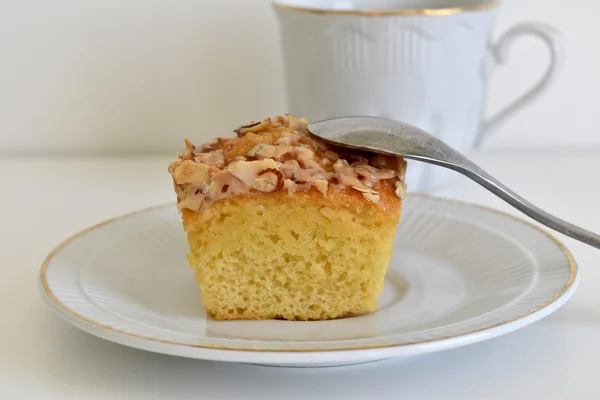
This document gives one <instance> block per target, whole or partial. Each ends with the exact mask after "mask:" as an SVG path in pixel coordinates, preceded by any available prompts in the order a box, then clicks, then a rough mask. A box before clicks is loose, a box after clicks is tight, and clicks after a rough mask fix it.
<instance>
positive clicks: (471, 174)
mask: <svg viewBox="0 0 600 400" xmlns="http://www.w3.org/2000/svg"><path fill="white" fill-rule="evenodd" d="M308 130H309V131H310V132H311V133H312V134H313V135H315V136H317V137H319V138H321V139H323V140H325V141H326V142H329V143H331V144H334V145H336V146H340V147H346V148H352V149H356V150H363V151H370V152H374V153H380V154H387V155H393V156H401V157H404V158H407V159H411V160H417V161H422V162H426V163H429V164H434V165H438V166H441V167H445V168H449V169H452V170H454V171H457V172H459V173H460V174H462V175H465V176H466V177H468V178H470V179H472V180H473V181H475V182H477V183H478V184H480V185H481V186H483V187H484V188H486V189H487V190H489V191H490V192H492V193H494V194H495V195H496V196H498V197H500V198H501V199H502V200H504V201H506V202H507V203H509V204H510V205H512V206H513V207H515V208H516V209H518V210H519V211H521V212H522V213H524V214H526V215H528V216H529V217H531V218H533V219H534V220H536V221H538V222H540V223H541V224H544V225H545V226H547V227H549V228H551V229H553V230H555V231H557V232H560V233H562V234H564V235H567V236H569V237H572V238H574V239H576V240H579V241H581V242H583V243H586V244H588V245H590V246H593V247H596V248H600V235H597V234H595V233H593V232H590V231H587V230H585V229H583V228H580V227H578V226H576V225H573V224H571V223H569V222H567V221H564V220H562V219H560V218H557V217H556V216H554V215H552V214H549V213H547V212H545V211H543V210H542V209H540V208H539V207H537V206H535V205H533V204H532V203H530V202H529V201H527V200H525V199H524V198H523V197H521V196H519V195H518V194H517V193H515V192H514V191H512V190H511V189H509V188H508V187H507V186H506V185H504V184H502V183H501V182H500V181H498V180H497V179H495V178H494V177H492V176H491V175H490V174H488V173H487V172H485V171H484V170H483V169H481V168H480V167H479V166H478V165H476V164H475V163H474V162H472V161H471V160H469V159H468V158H467V157H465V156H464V155H462V154H461V153H459V152H458V151H456V150H454V149H453V148H452V147H450V146H448V145H447V144H446V143H444V142H443V141H441V140H439V139H438V138H436V137H434V136H433V135H431V134H429V133H427V132H425V131H423V130H421V129H419V128H416V127H414V126H412V125H409V124H406V123H404V122H399V121H394V120H389V119H385V118H378V117H369V116H356V117H342V118H333V119H328V120H324V121H319V122H315V123H313V124H310V125H309V126H308Z"/></svg>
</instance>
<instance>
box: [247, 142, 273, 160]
mask: <svg viewBox="0 0 600 400" xmlns="http://www.w3.org/2000/svg"><path fill="white" fill-rule="evenodd" d="M273 153H275V146H271V145H270V144H267V143H258V144H257V145H256V146H254V147H253V148H251V149H250V151H249V152H248V153H247V154H246V156H247V157H260V158H271V157H273Z"/></svg>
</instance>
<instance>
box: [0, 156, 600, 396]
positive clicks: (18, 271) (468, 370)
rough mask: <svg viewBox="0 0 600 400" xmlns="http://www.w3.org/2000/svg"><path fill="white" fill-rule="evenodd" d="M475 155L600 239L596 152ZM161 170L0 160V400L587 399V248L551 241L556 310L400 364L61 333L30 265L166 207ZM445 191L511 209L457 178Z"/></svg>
mask: <svg viewBox="0 0 600 400" xmlns="http://www.w3.org/2000/svg"><path fill="white" fill-rule="evenodd" d="M474 158H475V159H476V160H477V161H478V162H479V163H480V164H481V165H482V166H484V167H485V168H487V169H488V170H489V171H490V172H491V173H492V174H495V175H496V176H497V177H498V178H501V179H502V180H504V181H505V183H507V184H508V185H509V186H512V187H513V188H514V189H515V190H517V191H519V192H521V193H522V194H523V195H524V196H525V197H527V198H529V199H531V200H532V201H534V202H536V203H538V204H539V205H540V206H541V207H543V208H545V209H547V210H548V211H550V212H553V213H555V214H557V215H558V216H560V217H563V218H565V219H567V220H570V221H572V222H574V223H577V224H581V225H583V226H585V227H587V228H589V229H592V230H596V231H600V212H599V211H598V205H599V201H598V198H599V196H600V188H599V187H598V183H597V182H598V180H597V179H596V177H597V171H600V152H594V151H589V152H586V153H573V154H568V155H566V156H565V155H563V156H559V155H558V154H546V155H535V156H531V157H527V156H525V153H521V154H516V153H506V152H505V153H496V154H487V155H486V156H485V157H484V156H482V155H475V157H474ZM167 162H168V157H145V158H132V159H131V158H130V159H125V158H58V157H54V158H52V157H48V158H33V157H32V158H29V159H22V158H21V159H19V158H10V157H9V158H6V157H5V158H0V171H2V172H0V187H1V188H2V193H3V202H2V207H1V208H0V217H1V219H0V221H1V223H0V248H1V251H0V294H1V297H0V298H1V300H2V301H0V315H1V316H2V324H1V325H0V399H20V398H26V396H31V398H36V399H159V398H165V399H166V398H169V399H176V398H207V399H264V400H267V399H283V398H285V399H316V398H319V399H367V398H373V399H399V398H403V399H436V400H438V399H465V400H466V399H477V400H480V399H577V400H587V399H600V379H599V378H598V371H599V369H598V365H599V363H600V291H599V290H598V289H599V288H600V265H599V264H600V251H597V250H594V249H592V248H590V247H587V246H585V245H583V244H580V243H578V242H575V241H573V240H570V239H568V238H565V237H563V236H560V235H559V238H560V239H562V240H563V241H564V243H565V244H566V245H567V246H568V247H569V248H570V249H571V250H572V251H573V253H574V255H575V258H576V260H577V261H578V263H579V266H580V273H581V277H582V279H581V281H580V286H579V289H578V291H577V292H576V293H575V295H574V296H573V298H572V299H571V300H570V301H569V302H568V303H567V304H566V305H565V306H564V307H563V308H562V309H560V310H559V311H557V312H556V313H555V314H553V315H551V316H549V317H548V318H546V319H544V320H542V321H540V322H538V323H536V324H534V325H532V326H530V327H527V328H525V329H522V330H520V331H517V332H514V333H511V334H508V335H506V336H503V337H500V338H497V339H493V340H490V341H487V342H483V343H479V344H475V345H471V346H467V347H464V348H459V349H454V350H449V351H445V352H442V353H435V354H430V355H426V356H421V357H416V358H412V359H407V360H401V361H384V362H379V363H372V364H365V365H357V366H349V367H337V368H325V369H323V368H320V369H282V368H271V367H261V366H250V365H241V364H226V363H218V362H207V361H199V360H191V359H183V358H176V357H171V356H165V355H159V354H153V353H149V352H144V351H141V350H135V349H131V348H127V347H124V346H120V345H117V344H113V343H109V342H106V341H104V340H101V339H98V338H95V337H93V336H91V335H88V334H86V333H83V332H80V331H79V330H77V329H76V328H73V327H71V326H69V325H68V324H66V323H65V322H63V321H62V320H61V319H60V318H59V317H58V316H57V315H55V314H54V313H52V312H50V311H49V309H48V308H47V307H46V306H45V304H44V303H43V302H42V299H41V296H40V293H39V291H38V286H37V284H38V271H39V267H40V265H41V263H42V261H43V259H44V258H45V256H46V254H47V253H48V252H50V251H51V250H52V249H53V247H54V246H55V245H56V244H58V243H59V242H60V241H62V240H63V239H64V238H65V237H67V236H70V235H72V234H73V233H75V232H77V231H79V230H81V229H83V228H86V227H87V226H89V225H91V224H94V223H96V222H99V221H102V220H104V219H108V218H110V217H113V216H115V215H118V214H122V213H126V212H129V211H133V210H136V209H138V208H142V207H146V206H150V205H154V204H158V203H165V202H169V201H174V194H173V192H172V187H171V182H170V177H169V176H168V174H167ZM534 185H537V186H534ZM444 194H445V195H447V196H452V197H457V198H462V199H465V200H469V201H472V202H477V203H482V204H487V205H490V206H493V207H497V208H500V209H503V210H506V211H509V212H513V213H516V212H515V211H513V210H512V209H511V208H510V207H509V206H506V205H504V204H503V203H502V202H501V201H499V200H497V199H495V198H493V197H492V195H490V194H488V193H487V192H485V191H484V190H483V189H480V188H478V187H477V186H476V185H475V184H473V183H471V182H469V181H467V180H466V179H463V178H459V179H457V181H456V182H455V183H454V184H453V186H452V187H451V188H450V189H448V190H445V191H444ZM594 292H596V294H594Z"/></svg>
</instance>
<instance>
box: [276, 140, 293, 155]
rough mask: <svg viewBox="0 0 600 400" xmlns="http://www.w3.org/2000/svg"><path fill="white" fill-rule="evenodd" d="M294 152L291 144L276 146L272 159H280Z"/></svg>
mask: <svg viewBox="0 0 600 400" xmlns="http://www.w3.org/2000/svg"><path fill="white" fill-rule="evenodd" d="M291 150H292V146H291V145H289V144H283V143H282V144H278V145H277V146H275V150H274V151H273V154H272V157H273V158H279V157H281V156H282V155H284V154H287V153H289V152H290V151H291Z"/></svg>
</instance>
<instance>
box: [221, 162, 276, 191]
mask: <svg viewBox="0 0 600 400" xmlns="http://www.w3.org/2000/svg"><path fill="white" fill-rule="evenodd" d="M268 169H273V170H275V171H276V170H277V164H275V161H273V160H272V159H270V158H265V159H264V160H256V161H237V162H234V163H231V164H229V166H227V169H226V170H227V171H229V172H230V173H231V175H233V176H235V177H236V178H238V179H239V180H240V181H242V182H244V183H245V184H246V185H248V186H250V187H252V188H254V189H256V190H260V191H264V190H262V189H261V188H266V186H265V185H266V183H264V182H263V181H265V180H266V182H269V179H272V178H263V179H262V180H261V181H260V182H259V183H255V180H256V179H257V178H258V177H259V176H260V175H261V172H263V171H265V170H268ZM275 177H277V176H276V175H275ZM276 184H277V182H275V185H276ZM257 186H260V188H259V187H257ZM274 190H275V189H273V191H274Z"/></svg>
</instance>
